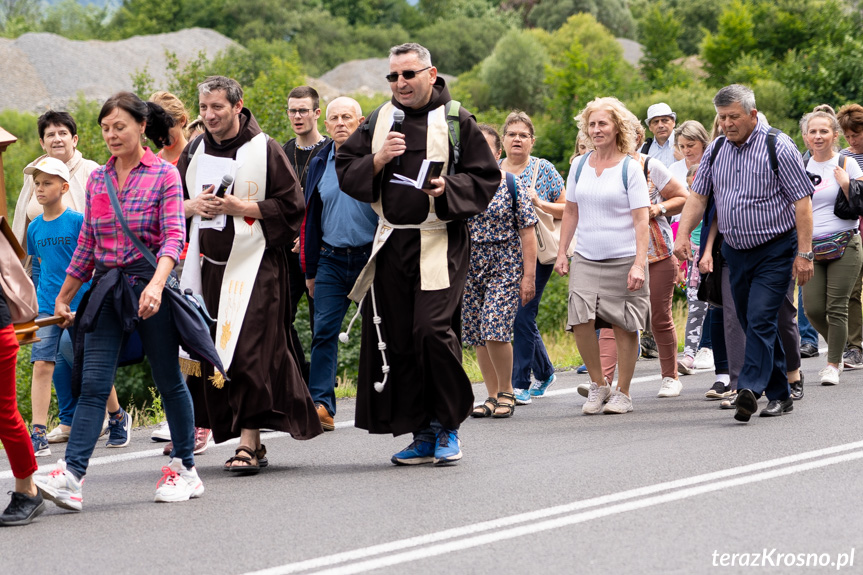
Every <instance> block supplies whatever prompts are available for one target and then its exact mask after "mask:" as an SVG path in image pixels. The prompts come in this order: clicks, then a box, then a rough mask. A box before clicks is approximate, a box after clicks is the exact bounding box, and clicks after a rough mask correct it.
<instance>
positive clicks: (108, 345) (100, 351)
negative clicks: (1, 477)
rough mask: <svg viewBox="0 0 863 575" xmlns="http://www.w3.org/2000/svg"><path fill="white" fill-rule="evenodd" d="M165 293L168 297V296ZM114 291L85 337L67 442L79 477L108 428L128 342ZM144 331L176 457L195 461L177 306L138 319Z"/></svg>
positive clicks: (189, 464) (141, 285) (137, 287)
mask: <svg viewBox="0 0 863 575" xmlns="http://www.w3.org/2000/svg"><path fill="white" fill-rule="evenodd" d="M145 286H146V284H145V283H143V282H142V281H138V282H137V283H136V284H135V286H134V289H135V293H136V294H138V295H139V296H140V295H141V292H142V291H144V287H145ZM164 301H165V299H163V302H164ZM113 303H114V302H113V297H112V296H111V295H110V294H109V295H108V296H107V297H106V298H105V301H104V302H103V305H102V309H101V311H100V313H99V319H98V321H97V323H96V329H95V330H94V331H93V332H92V333H88V334H87V335H86V338H85V344H84V345H85V351H84V369H83V373H82V379H81V395H80V397H78V408H77V409H76V410H75V417H74V418H73V420H72V431H71V432H70V434H69V444H68V446H67V447H66V466H67V467H68V468H69V469H70V470H72V471H73V472H74V473H75V475H77V476H78V477H79V478H80V477H84V475H85V474H86V473H87V466H88V465H89V463H90V457H91V456H92V455H93V449H94V448H95V446H96V442H97V441H98V440H99V433H101V431H102V421H103V420H104V419H105V406H106V404H107V403H108V395H109V394H110V392H111V387H112V386H113V385H114V375H115V374H116V372H117V360H118V359H119V357H120V351H121V350H122V348H123V345H124V344H125V341H126V339H127V338H128V336H127V335H124V334H123V327H122V323H121V320H120V318H119V317H118V316H117V314H116V312H115V311H114V307H113ZM137 330H138V334H139V335H140V336H141V341H142V343H143V344H144V351H145V352H146V354H147V358H148V359H149V360H150V369H151V371H152V373H153V381H154V382H155V383H156V388H157V389H158V390H159V393H160V394H161V396H162V405H163V406H164V408H165V415H166V416H167V420H168V428H169V429H170V430H171V439H172V440H173V441H174V450H173V451H172V452H171V457H177V458H180V459H182V461H183V465H185V466H186V467H187V468H191V467H193V466H194V465H195V457H194V455H193V454H192V451H193V449H194V446H195V428H194V419H193V416H192V396H191V395H189V389H188V388H187V387H186V384H185V383H184V382H183V375H182V374H181V373H180V366H179V362H178V361H177V352H178V350H179V346H180V337H179V335H178V333H177V329H176V328H175V327H174V324H173V321H172V319H171V307H170V305H165V306H164V307H160V308H159V311H158V312H157V313H156V315H154V316H153V317H151V318H150V319H147V320H142V321H140V322H139V323H138V327H137Z"/></svg>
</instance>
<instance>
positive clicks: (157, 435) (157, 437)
mask: <svg viewBox="0 0 863 575" xmlns="http://www.w3.org/2000/svg"><path fill="white" fill-rule="evenodd" d="M150 440H151V441H171V430H170V429H168V422H167V421H163V422H162V423H160V424H159V425H157V426H156V429H154V430H153V433H151V434H150Z"/></svg>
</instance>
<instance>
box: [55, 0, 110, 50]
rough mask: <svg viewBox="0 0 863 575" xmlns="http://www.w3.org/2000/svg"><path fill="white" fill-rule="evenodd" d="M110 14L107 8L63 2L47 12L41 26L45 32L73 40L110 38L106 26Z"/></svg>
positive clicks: (74, 0)
mask: <svg viewBox="0 0 863 575" xmlns="http://www.w3.org/2000/svg"><path fill="white" fill-rule="evenodd" d="M108 14H109V10H108V7H107V6H102V7H98V6H96V5H94V4H87V5H82V4H79V3H78V2H76V0H62V2H60V3H59V4H56V5H54V6H50V7H48V8H47V9H46V10H45V12H44V15H43V17H42V20H41V23H40V26H41V30H42V31H43V32H51V33H53V34H59V35H60V36H63V37H65V38H69V39H72V40H90V39H92V38H100V39H103V38H109V37H111V33H109V31H108V29H107V28H106V26H105V22H106V21H107V20H108Z"/></svg>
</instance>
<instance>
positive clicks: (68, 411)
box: [30, 313, 78, 425]
mask: <svg viewBox="0 0 863 575" xmlns="http://www.w3.org/2000/svg"><path fill="white" fill-rule="evenodd" d="M46 317H50V315H49V314H47V313H40V314H39V319H42V318H46ZM36 337H38V338H39V339H40V340H41V341H39V342H36V343H34V344H33V349H32V353H31V355H30V363H33V362H36V361H49V362H52V363H53V364H54V375H53V380H54V390H55V391H56V392H57V407H58V410H59V412H60V413H59V414H58V417H59V419H60V423H61V424H63V425H72V417H74V415H75V407H76V406H77V405H78V398H77V397H75V396H74V395H72V363H73V361H74V356H73V354H72V338H70V337H69V331H68V330H65V329H63V328H62V327H60V326H59V325H46V326H45V327H40V328H39V331H37V332H36Z"/></svg>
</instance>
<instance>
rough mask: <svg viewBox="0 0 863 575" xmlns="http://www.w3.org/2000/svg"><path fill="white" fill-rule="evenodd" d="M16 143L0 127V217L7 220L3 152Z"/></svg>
mask: <svg viewBox="0 0 863 575" xmlns="http://www.w3.org/2000/svg"><path fill="white" fill-rule="evenodd" d="M17 141H18V138H16V137H15V136H13V135H12V134H10V133H9V132H7V131H6V130H4V129H3V128H2V127H0V215H2V216H3V217H6V218H8V217H9V213H8V212H7V210H6V176H5V175H4V174H3V152H5V151H6V148H8V147H9V146H11V145H12V144H14V143H15V142H17Z"/></svg>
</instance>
